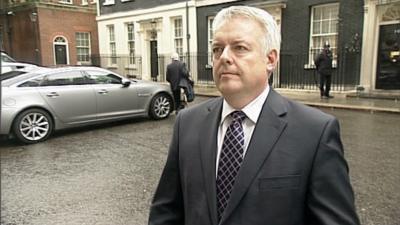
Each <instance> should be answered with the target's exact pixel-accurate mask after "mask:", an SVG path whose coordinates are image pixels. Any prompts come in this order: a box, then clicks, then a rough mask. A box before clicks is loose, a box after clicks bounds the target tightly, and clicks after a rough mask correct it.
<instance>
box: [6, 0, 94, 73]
mask: <svg viewBox="0 0 400 225" xmlns="http://www.w3.org/2000/svg"><path fill="white" fill-rule="evenodd" d="M0 7H1V16H0V20H1V24H2V26H1V38H2V43H1V49H2V50H3V51H5V52H7V53H8V54H9V55H11V56H12V57H14V58H15V59H17V60H19V61H24V62H31V63H35V64H38V65H43V66H52V65H92V64H96V62H95V60H93V59H96V57H93V56H97V55H98V52H99V50H98V49H99V48H98V33H97V23H96V19H95V18H96V3H95V2H94V1H93V0H35V1H27V0H7V1H2V3H1V4H0Z"/></svg>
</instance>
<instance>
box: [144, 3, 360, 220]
mask: <svg viewBox="0 0 400 225" xmlns="http://www.w3.org/2000/svg"><path fill="white" fill-rule="evenodd" d="M212 27H213V34H214V37H213V42H212V51H213V78H214V81H215V84H216V87H217V88H218V90H219V91H220V92H221V94H222V97H219V98H213V99H210V100H208V101H206V102H204V103H201V104H198V105H195V106H193V107H190V108H187V109H184V110H182V111H181V112H180V113H179V114H178V115H177V117H176V122H175V126H174V131H173V135H172V141H171V144H170V147H169V152H168V157H167V161H166V164H165V167H164V170H163V172H162V174H161V178H160V181H159V184H158V187H157V189H156V191H155V194H154V198H153V200H152V204H151V208H150V215H149V225H233V224H243V225H260V224H264V225H294V224H296V225H300V224H302V225H306V224H307V225H311V224H318V225H332V224H335V225H338V224H340V225H359V220H358V217H357V214H356V210H355V206H354V194H353V190H352V187H351V184H350V178H349V174H348V166H347V163H346V160H345V158H344V153H343V146H342V142H341V140H340V131H339V123H338V121H337V119H336V118H334V117H333V116H331V115H328V114H325V113H323V112H321V111H319V110H318V109H315V108H311V107H308V106H305V105H302V104H300V103H297V102H294V101H292V100H289V99H286V98H284V97H282V96H281V95H280V94H278V93H277V92H275V91H274V90H273V89H272V88H271V87H270V86H269V85H268V76H270V74H271V73H272V71H273V70H274V69H275V67H276V65H277V62H278V56H279V47H280V33H279V29H278V26H277V25H276V23H275V20H274V19H273V17H272V16H271V15H270V14H268V13H267V12H266V11H264V10H262V9H258V8H253V7H248V6H232V7H229V8H225V9H222V10H221V11H220V12H219V13H218V14H217V15H216V16H215V18H214V22H213V26H212Z"/></svg>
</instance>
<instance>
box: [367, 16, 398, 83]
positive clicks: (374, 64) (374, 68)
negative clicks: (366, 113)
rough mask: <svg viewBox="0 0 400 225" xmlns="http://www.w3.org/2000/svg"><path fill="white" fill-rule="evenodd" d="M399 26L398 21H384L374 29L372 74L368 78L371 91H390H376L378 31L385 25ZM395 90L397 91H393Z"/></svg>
mask: <svg viewBox="0 0 400 225" xmlns="http://www.w3.org/2000/svg"><path fill="white" fill-rule="evenodd" d="M395 24H399V22H398V21H384V22H382V21H381V22H379V23H378V24H377V25H376V27H375V43H374V54H373V57H374V63H373V67H372V71H373V72H372V74H373V76H372V77H371V78H370V79H371V89H372V90H385V91H391V89H377V88H376V85H377V79H378V67H379V48H380V30H381V26H385V25H395ZM394 90H397V89H394Z"/></svg>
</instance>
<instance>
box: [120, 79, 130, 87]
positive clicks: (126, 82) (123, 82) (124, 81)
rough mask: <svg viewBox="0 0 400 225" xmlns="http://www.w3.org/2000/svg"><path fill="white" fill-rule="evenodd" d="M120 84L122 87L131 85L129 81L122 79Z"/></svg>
mask: <svg viewBox="0 0 400 225" xmlns="http://www.w3.org/2000/svg"><path fill="white" fill-rule="evenodd" d="M121 83H122V87H129V85H131V81H130V80H128V79H125V78H123V79H122V81H121Z"/></svg>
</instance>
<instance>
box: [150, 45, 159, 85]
mask: <svg viewBox="0 0 400 225" xmlns="http://www.w3.org/2000/svg"><path fill="white" fill-rule="evenodd" d="M150 65H151V80H153V81H157V76H158V53H157V41H154V40H153V41H150Z"/></svg>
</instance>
